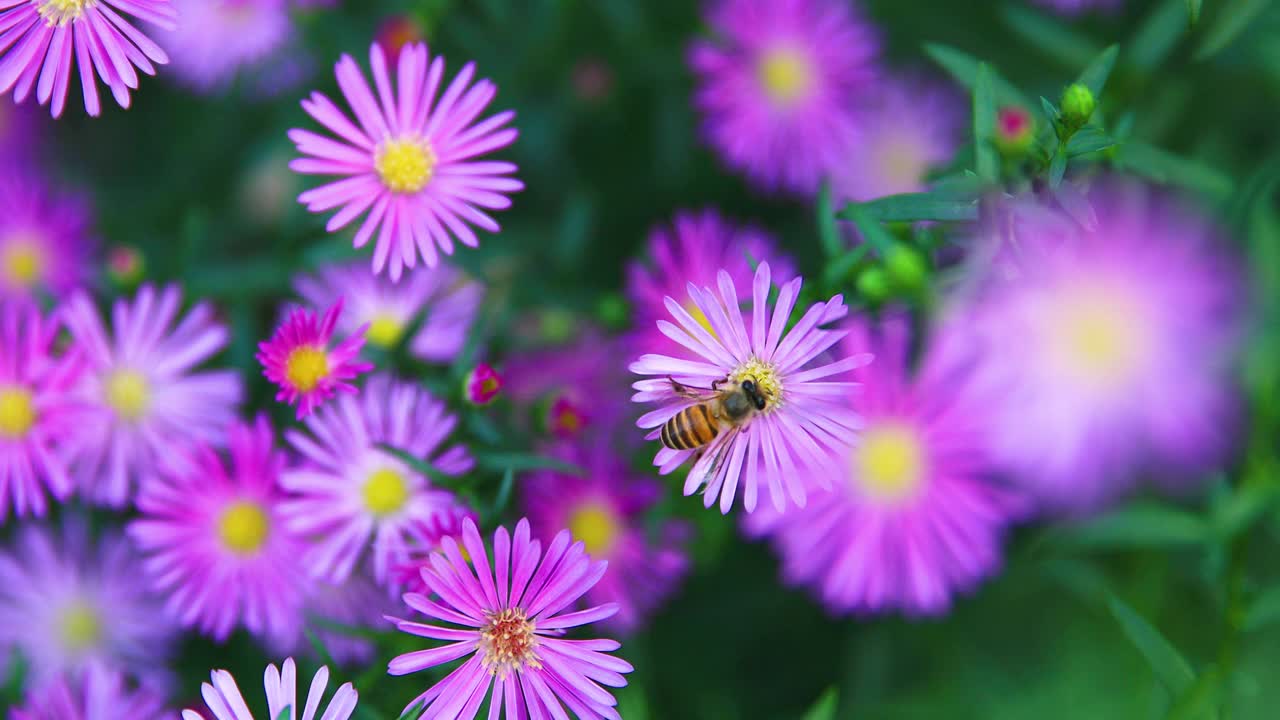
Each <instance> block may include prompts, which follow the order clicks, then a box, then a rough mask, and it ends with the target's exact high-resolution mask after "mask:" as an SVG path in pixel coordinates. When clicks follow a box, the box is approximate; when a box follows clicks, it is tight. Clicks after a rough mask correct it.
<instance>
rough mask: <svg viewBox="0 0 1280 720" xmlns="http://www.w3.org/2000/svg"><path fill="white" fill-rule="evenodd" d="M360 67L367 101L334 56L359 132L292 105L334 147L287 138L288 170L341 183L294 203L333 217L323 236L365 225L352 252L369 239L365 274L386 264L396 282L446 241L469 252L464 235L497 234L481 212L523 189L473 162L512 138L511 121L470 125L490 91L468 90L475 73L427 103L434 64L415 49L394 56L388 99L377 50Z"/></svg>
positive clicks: (348, 67) (438, 61)
mask: <svg viewBox="0 0 1280 720" xmlns="http://www.w3.org/2000/svg"><path fill="white" fill-rule="evenodd" d="M369 62H370V64H371V65H372V66H373V78H374V83H375V85H376V88H377V95H376V98H375V95H374V92H373V91H372V90H371V89H370V88H369V84H368V82H367V81H366V80H365V78H364V76H363V75H362V74H361V72H360V68H359V67H358V66H357V65H356V62H355V60H352V59H351V57H350V56H348V55H343V56H342V59H341V60H339V61H338V64H337V68H336V72H337V76H338V85H339V86H340V87H341V88H342V94H343V95H344V96H345V97H346V99H347V102H348V103H349V104H350V105H351V109H352V111H353V112H354V113H355V117H356V121H357V122H358V123H359V125H358V126H357V125H355V124H353V123H352V122H351V120H349V119H348V118H347V116H346V115H345V114H344V113H343V112H342V111H341V110H339V109H338V107H337V106H336V105H334V104H333V102H332V101H330V100H329V98H327V97H325V96H324V95H323V94H321V93H318V92H317V93H312V95H311V98H310V99H308V100H304V101H303V102H302V107H303V109H304V110H306V111H307V114H309V115H311V117H313V118H315V120H316V121H317V122H319V123H320V124H321V125H324V126H325V127H326V128H328V129H329V130H330V131H332V132H333V133H334V134H336V135H338V136H339V138H340V140H334V139H331V138H327V137H324V136H322V135H317V134H316V133H313V132H311V131H309V130H291V131H289V137H290V138H291V139H292V140H293V141H294V143H295V144H296V145H297V147H298V152H300V153H302V155H304V157H302V158H299V159H297V160H294V161H293V162H292V163H291V164H290V167H292V168H293V169H294V170H296V171H297V172H300V173H304V174H308V175H336V176H339V177H342V178H343V179H342V180H339V181H337V182H334V183H331V184H329V185H325V186H323V187H320V188H317V189H315V190H308V191H307V192H304V193H303V194H302V195H300V196H299V197H298V200H300V201H301V202H303V203H304V204H306V206H307V209H309V210H311V211H312V212H325V211H328V210H333V209H335V208H339V210H338V212H337V213H336V214H335V215H334V216H333V217H332V218H330V220H329V224H328V226H327V227H326V229H327V230H328V231H329V232H335V231H337V230H338V229H340V228H343V227H345V226H346V225H347V224H348V223H350V222H351V221H352V220H355V219H356V218H357V217H360V216H361V215H365V219H364V222H363V223H362V224H361V226H360V229H359V230H358V231H357V232H356V236H355V246H356V247H357V248H361V247H364V245H365V244H366V243H368V242H369V239H370V238H371V237H373V235H374V233H375V232H376V233H377V234H378V240H377V243H376V244H375V246H374V251H373V271H374V272H375V273H380V272H382V269H383V268H384V267H386V266H387V265H388V263H389V264H390V268H391V278H392V279H393V280H397V279H399V278H400V275H401V273H402V272H403V271H404V268H405V267H409V268H412V267H413V266H414V265H415V264H416V263H417V257H418V255H419V254H421V255H422V259H423V262H425V263H426V264H427V265H429V266H432V267H434V266H435V265H436V264H437V263H438V262H439V252H443V253H444V254H446V255H449V254H452V253H453V241H454V239H457V240H458V241H459V242H461V243H462V244H464V245H467V246H470V247H476V246H477V245H478V244H479V240H478V239H477V238H476V234H475V232H474V231H473V230H472V229H471V227H470V226H471V225H475V226H478V227H480V228H482V229H484V230H487V231H489V232H497V231H498V223H497V222H496V221H494V219H493V218H492V217H490V216H489V215H488V214H487V213H486V212H485V211H486V210H505V209H506V208H508V207H510V205H511V200H510V199H508V198H507V196H506V194H507V193H511V192H515V191H518V190H521V189H523V188H524V185H523V184H522V183H521V182H520V181H519V180H516V179H514V178H511V177H507V176H508V175H510V174H511V173H513V172H515V171H516V166H515V165H513V164H511V163H508V162H493V161H477V160H476V158H478V157H480V156H482V155H485V154H487V153H491V152H493V151H495V150H500V149H502V148H504V147H506V146H508V145H510V144H511V143H512V142H514V141H515V139H516V130H515V129H514V128H509V127H504V126H505V125H506V124H507V123H509V122H511V120H512V118H514V117H515V113H513V112H511V111H506V112H501V113H498V114H497V115H493V116H491V117H489V118H487V119H485V120H483V121H481V122H479V123H475V120H476V118H477V117H478V116H479V115H480V113H481V112H482V111H483V110H484V108H485V106H487V105H488V104H489V103H490V101H492V100H493V97H494V95H495V94H497V87H496V86H495V85H494V84H493V83H492V82H490V81H488V80H481V81H479V82H477V83H476V84H475V85H474V86H472V85H471V81H472V78H473V77H474V76H475V65H474V64H470V63H469V64H467V65H466V66H465V67H463V68H462V72H460V73H458V75H457V77H455V78H454V79H453V81H452V82H450V83H449V86H448V88H447V89H446V90H445V91H444V93H443V95H440V96H439V98H438V99H437V93H439V91H440V86H441V82H442V78H443V76H444V58H442V57H438V56H437V57H436V58H435V59H434V60H432V59H431V57H430V55H428V53H427V46H426V45H424V44H422V43H413V44H410V45H407V46H405V47H404V48H403V49H402V50H401V51H400V59H399V62H398V63H397V65H398V70H397V72H398V75H399V81H400V82H399V92H398V93H397V92H396V91H395V90H393V88H392V84H391V77H390V74H389V72H388V68H387V61H386V57H385V56H384V54H383V51H382V47H381V46H380V45H378V44H376V43H375V44H374V45H373V46H372V47H371V48H370V49H369ZM468 86H470V87H468ZM366 211H367V215H366ZM437 249H438V251H439V252H438V251H437Z"/></svg>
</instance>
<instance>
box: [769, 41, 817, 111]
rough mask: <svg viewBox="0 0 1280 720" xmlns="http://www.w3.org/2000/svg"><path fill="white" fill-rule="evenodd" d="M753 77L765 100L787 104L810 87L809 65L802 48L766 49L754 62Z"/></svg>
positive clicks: (811, 75)
mask: <svg viewBox="0 0 1280 720" xmlns="http://www.w3.org/2000/svg"><path fill="white" fill-rule="evenodd" d="M756 76H757V77H758V78H759V80H760V85H761V87H763V88H764V91H765V93H766V94H767V95H768V96H769V99H770V100H772V101H773V103H774V104H775V105H777V106H779V107H784V108H785V107H790V106H792V105H794V104H796V103H797V102H799V101H800V100H803V99H804V98H805V97H806V96H808V94H809V91H810V89H811V88H812V87H813V67H812V66H811V64H810V62H809V58H808V57H807V56H806V55H805V54H804V52H803V51H801V50H799V49H795V48H787V47H779V48H774V49H772V50H769V51H766V52H765V53H764V54H763V55H761V56H760V59H759V61H758V62H757V65H756Z"/></svg>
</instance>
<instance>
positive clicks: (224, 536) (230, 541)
mask: <svg viewBox="0 0 1280 720" xmlns="http://www.w3.org/2000/svg"><path fill="white" fill-rule="evenodd" d="M270 532H271V522H270V520H269V519H268V518H267V512H266V511H265V510H263V508H262V506H261V505H259V504H258V503H255V502H249V501H248V500H239V501H236V502H233V503H231V504H230V505H228V506H227V509H225V510H223V511H222V517H221V518H219V519H218V537H219V538H221V540H222V544H223V545H225V546H226V547H227V549H228V550H230V551H231V552H233V553H235V554H236V555H252V554H254V553H256V552H258V551H259V550H261V549H262V546H263V545H264V544H265V543H266V542H267V535H268V534H270Z"/></svg>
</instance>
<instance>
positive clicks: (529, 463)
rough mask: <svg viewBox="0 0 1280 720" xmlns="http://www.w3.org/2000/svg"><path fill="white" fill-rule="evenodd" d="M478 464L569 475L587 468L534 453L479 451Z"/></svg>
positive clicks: (486, 466) (577, 473) (513, 469)
mask: <svg viewBox="0 0 1280 720" xmlns="http://www.w3.org/2000/svg"><path fill="white" fill-rule="evenodd" d="M476 464H477V465H479V466H480V467H482V468H485V469H487V470H503V471H511V472H519V471H523V470H555V471H557V472H562V473H567V474H569V475H585V474H586V473H587V471H586V470H584V469H582V468H581V467H579V466H577V465H574V464H572V463H567V462H564V461H563V460H557V459H555V458H551V457H545V456H542V455H534V454H532V453H516V452H512V453H508V452H494V453H478V454H477V455H476Z"/></svg>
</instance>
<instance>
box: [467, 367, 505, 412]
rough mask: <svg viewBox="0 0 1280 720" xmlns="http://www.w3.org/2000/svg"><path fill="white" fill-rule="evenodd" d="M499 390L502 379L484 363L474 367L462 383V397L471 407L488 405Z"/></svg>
mask: <svg viewBox="0 0 1280 720" xmlns="http://www.w3.org/2000/svg"><path fill="white" fill-rule="evenodd" d="M501 389H502V377H501V376H499V375H498V373H497V372H495V371H494V369H493V368H491V367H489V365H487V364H485V363H480V364H479V365H476V367H475V369H474V370H472V371H471V372H469V373H467V377H466V379H465V380H463V383H462V392H463V395H464V396H465V397H466V399H467V402H469V403H471V404H472V405H488V404H489V403H491V402H493V399H494V398H495V397H497V395H498V391H499V390H501Z"/></svg>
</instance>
